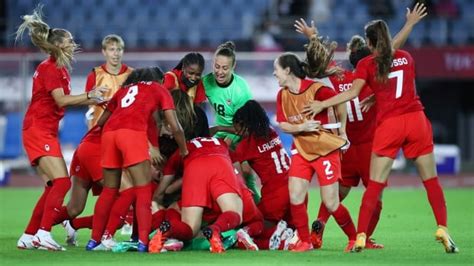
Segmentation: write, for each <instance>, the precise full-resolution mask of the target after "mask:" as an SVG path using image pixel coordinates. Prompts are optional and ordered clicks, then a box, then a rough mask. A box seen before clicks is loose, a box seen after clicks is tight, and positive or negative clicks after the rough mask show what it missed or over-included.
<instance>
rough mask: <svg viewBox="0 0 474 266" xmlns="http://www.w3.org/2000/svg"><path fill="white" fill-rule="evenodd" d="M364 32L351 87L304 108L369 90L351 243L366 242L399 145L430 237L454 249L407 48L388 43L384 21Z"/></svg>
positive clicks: (363, 244) (308, 109) (314, 109)
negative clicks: (423, 198) (365, 158)
mask: <svg viewBox="0 0 474 266" xmlns="http://www.w3.org/2000/svg"><path fill="white" fill-rule="evenodd" d="M365 35H366V40H367V45H368V46H369V48H370V49H371V50H372V55H371V56H368V57H366V58H364V59H362V60H360V61H359V63H358V64H357V67H356V70H355V74H354V76H355V77H354V81H353V83H352V89H351V90H348V91H345V92H343V93H341V94H339V95H337V96H335V97H332V98H330V99H327V100H325V101H314V102H311V103H310V104H308V105H307V106H306V107H305V108H304V111H305V112H306V113H308V114H317V113H319V112H321V110H324V109H325V108H327V107H329V106H333V105H335V104H340V103H343V102H346V101H349V100H351V99H353V98H355V97H357V96H358V95H359V93H360V91H361V90H362V88H363V87H364V85H365V84H368V85H369V86H370V87H371V88H372V90H373V92H374V93H375V101H376V104H377V117H376V123H377V128H376V130H375V136H374V141H373V146H372V158H371V162H370V181H369V184H368V186H367V190H366V191H365V193H364V196H363V198H362V204H361V207H360V212H359V221H358V227H357V232H358V234H357V241H356V244H355V246H354V249H355V251H361V250H362V249H364V248H365V247H366V243H367V232H368V226H369V221H370V219H371V217H372V215H373V211H374V208H375V207H376V203H377V201H378V199H379V198H380V195H381V193H382V191H383V189H384V188H385V186H386V181H387V179H388V175H389V173H390V169H391V167H392V164H393V160H394V159H395V157H396V155H397V153H398V151H399V149H400V148H402V149H403V152H404V154H405V157H406V158H409V159H413V161H414V163H415V165H416V167H417V169H418V173H419V175H420V177H421V179H422V180H423V185H424V186H425V189H426V192H427V195H428V201H429V202H430V205H431V208H432V210H433V213H434V216H435V218H436V223H437V225H438V229H437V230H436V233H435V237H436V239H437V240H438V241H440V242H441V243H442V244H443V245H444V248H445V251H446V252H448V253H455V252H458V248H457V247H456V245H455V243H454V241H453V240H452V239H451V237H450V236H449V233H448V229H447V211H446V201H445V198H444V193H443V190H442V188H441V185H440V184H439V180H438V174H437V172H436V167H435V160H434V155H433V136H432V129H431V123H430V121H429V120H428V118H426V116H425V114H424V112H423V109H424V107H423V105H422V104H421V102H420V99H419V97H418V95H417V93H416V88H415V65H414V60H413V58H412V57H411V55H410V54H409V53H408V52H406V51H403V50H393V49H392V45H391V41H390V39H391V38H390V33H389V30H388V26H387V24H386V23H385V22H384V21H382V20H374V21H371V22H369V23H368V24H367V25H366V26H365ZM400 125H404V126H400Z"/></svg>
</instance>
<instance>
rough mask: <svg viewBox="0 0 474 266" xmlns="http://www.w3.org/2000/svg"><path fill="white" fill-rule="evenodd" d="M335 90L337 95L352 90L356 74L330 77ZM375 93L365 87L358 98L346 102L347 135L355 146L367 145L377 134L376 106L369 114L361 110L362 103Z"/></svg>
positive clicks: (346, 73) (348, 73) (345, 73)
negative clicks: (375, 133)
mask: <svg viewBox="0 0 474 266" xmlns="http://www.w3.org/2000/svg"><path fill="white" fill-rule="evenodd" d="M329 80H330V81H331V83H332V85H333V86H334V89H335V90H336V92H337V93H342V92H344V91H347V90H350V89H351V87H352V81H353V80H354V73H353V72H351V71H347V70H346V71H344V73H343V75H342V76H336V75H332V76H330V77H329ZM372 93H373V92H372V90H371V89H370V87H369V86H367V85H366V86H364V87H363V88H362V90H361V91H360V94H359V96H358V97H356V98H354V99H352V100H350V101H348V102H346V108H347V124H346V133H347V137H348V138H349V141H350V142H351V143H353V144H359V143H366V142H369V141H372V140H373V139H374V132H375V125H376V123H375V116H376V111H375V106H374V107H372V108H370V109H369V111H368V112H366V113H363V112H362V111H361V109H360V101H362V100H364V99H365V98H367V96H369V95H371V94H372Z"/></svg>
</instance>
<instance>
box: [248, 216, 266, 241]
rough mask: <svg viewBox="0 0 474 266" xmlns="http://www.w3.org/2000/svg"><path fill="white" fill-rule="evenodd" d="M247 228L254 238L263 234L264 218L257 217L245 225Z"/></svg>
mask: <svg viewBox="0 0 474 266" xmlns="http://www.w3.org/2000/svg"><path fill="white" fill-rule="evenodd" d="M244 228H245V230H246V231H247V233H248V234H249V236H251V237H252V238H254V237H257V236H260V235H262V233H263V219H262V220H260V219H257V220H254V221H251V222H248V223H246V224H245V226H244Z"/></svg>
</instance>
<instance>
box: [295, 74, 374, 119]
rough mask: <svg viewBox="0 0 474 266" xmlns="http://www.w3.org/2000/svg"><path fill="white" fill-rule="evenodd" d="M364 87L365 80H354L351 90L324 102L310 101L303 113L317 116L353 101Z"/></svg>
mask: <svg viewBox="0 0 474 266" xmlns="http://www.w3.org/2000/svg"><path fill="white" fill-rule="evenodd" d="M364 85H365V80H363V79H356V80H354V81H353V82H352V88H351V89H350V90H347V91H345V92H343V93H340V94H338V95H336V96H333V97H331V98H329V99H327V100H325V101H322V102H320V101H311V102H310V103H309V104H307V105H306V106H305V107H304V108H303V113H304V114H306V115H313V116H314V115H317V114H319V113H320V112H321V111H322V110H324V109H326V108H328V107H331V106H335V105H338V104H341V103H344V102H347V101H349V100H352V99H354V98H355V97H357V96H359V93H360V91H361V90H362V87H364Z"/></svg>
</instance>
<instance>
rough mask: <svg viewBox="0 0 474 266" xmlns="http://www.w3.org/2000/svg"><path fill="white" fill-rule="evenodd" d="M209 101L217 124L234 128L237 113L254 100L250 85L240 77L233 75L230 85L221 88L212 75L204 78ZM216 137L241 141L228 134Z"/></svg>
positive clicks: (221, 133) (219, 134) (203, 81)
mask: <svg viewBox="0 0 474 266" xmlns="http://www.w3.org/2000/svg"><path fill="white" fill-rule="evenodd" d="M202 83H203V84H204V90H205V92H206V96H207V99H208V101H209V103H210V104H211V106H212V108H213V109H214V113H215V124H216V125H218V126H232V119H233V117H234V114H235V112H237V110H238V109H239V108H240V107H242V106H243V105H244V104H245V103H246V102H247V101H248V100H250V99H252V93H251V92H250V88H249V85H248V83H247V81H245V80H244V79H243V78H242V77H240V76H239V75H236V74H235V73H234V74H232V81H231V82H230V84H229V85H227V86H225V87H221V86H219V85H218V84H217V82H216V79H215V78H214V75H213V74H212V73H209V74H207V75H206V76H204V77H203V78H202ZM216 137H219V138H225V137H228V138H231V139H232V143H233V144H235V143H236V142H238V141H239V139H240V138H239V137H238V136H236V135H234V134H231V133H226V132H218V133H217V134H216Z"/></svg>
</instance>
